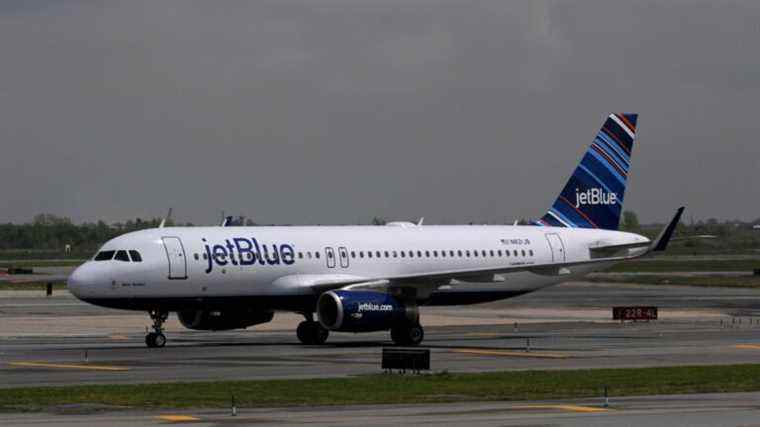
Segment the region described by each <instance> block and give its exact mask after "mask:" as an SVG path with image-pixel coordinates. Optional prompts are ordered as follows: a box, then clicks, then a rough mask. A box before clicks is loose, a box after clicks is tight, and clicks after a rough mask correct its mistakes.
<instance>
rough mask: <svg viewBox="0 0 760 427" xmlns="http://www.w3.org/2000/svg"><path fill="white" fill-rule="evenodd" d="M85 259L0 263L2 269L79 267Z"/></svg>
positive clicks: (7, 261) (6, 261) (5, 261)
mask: <svg viewBox="0 0 760 427" xmlns="http://www.w3.org/2000/svg"><path fill="white" fill-rule="evenodd" d="M85 261H86V260H84V259H58V260H34V259H30V260H3V261H0V268H8V267H21V268H28V267H77V266H79V265H82V264H83V263H84V262H85Z"/></svg>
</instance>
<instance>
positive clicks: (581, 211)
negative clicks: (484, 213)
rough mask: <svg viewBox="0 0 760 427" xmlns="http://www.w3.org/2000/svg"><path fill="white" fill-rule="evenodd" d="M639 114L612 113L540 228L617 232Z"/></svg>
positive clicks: (541, 222) (542, 220)
mask: <svg viewBox="0 0 760 427" xmlns="http://www.w3.org/2000/svg"><path fill="white" fill-rule="evenodd" d="M637 118H638V114H629V113H615V114H610V115H609V117H608V118H607V120H606V121H605V122H604V125H603V126H602V128H601V129H599V133H597V134H596V138H594V142H593V143H592V144H591V147H590V148H589V149H588V151H587V152H586V154H585V155H584V156H583V159H581V163H580V164H579V165H578V168H577V169H575V172H573V175H572V176H571V177H570V180H569V181H568V182H567V184H566V185H565V188H563V189H562V193H560V195H559V197H558V198H557V200H556V201H555V202H554V204H553V205H552V207H551V208H550V209H549V212H547V213H546V215H544V216H543V217H542V218H541V219H540V220H538V221H537V223H538V224H539V225H548V226H554V227H577V228H602V229H606V230H617V228H618V223H619V222H620V214H621V213H622V211H623V197H624V195H625V184H626V181H627V178H628V170H629V168H630V165H631V151H632V149H633V143H634V140H635V139H636V120H637Z"/></svg>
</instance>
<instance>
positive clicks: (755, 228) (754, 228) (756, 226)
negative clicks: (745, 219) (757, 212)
mask: <svg viewBox="0 0 760 427" xmlns="http://www.w3.org/2000/svg"><path fill="white" fill-rule="evenodd" d="M752 229H753V230H760V224H756V225H753V226H752Z"/></svg>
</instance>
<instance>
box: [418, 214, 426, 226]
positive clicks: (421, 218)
mask: <svg viewBox="0 0 760 427" xmlns="http://www.w3.org/2000/svg"><path fill="white" fill-rule="evenodd" d="M423 222H425V217H424V216H423V217H420V220H419V221H417V226H420V225H422V223H423Z"/></svg>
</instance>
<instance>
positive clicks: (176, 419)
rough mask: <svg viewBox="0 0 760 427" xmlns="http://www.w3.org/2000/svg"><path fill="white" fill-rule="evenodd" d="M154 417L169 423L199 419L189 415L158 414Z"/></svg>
mask: <svg viewBox="0 0 760 427" xmlns="http://www.w3.org/2000/svg"><path fill="white" fill-rule="evenodd" d="M156 418H158V419H159V420H162V421H168V422H170V423H187V422H193V421H200V420H201V419H200V418H196V417H191V416H190V415H159V416H157V417H156Z"/></svg>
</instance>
